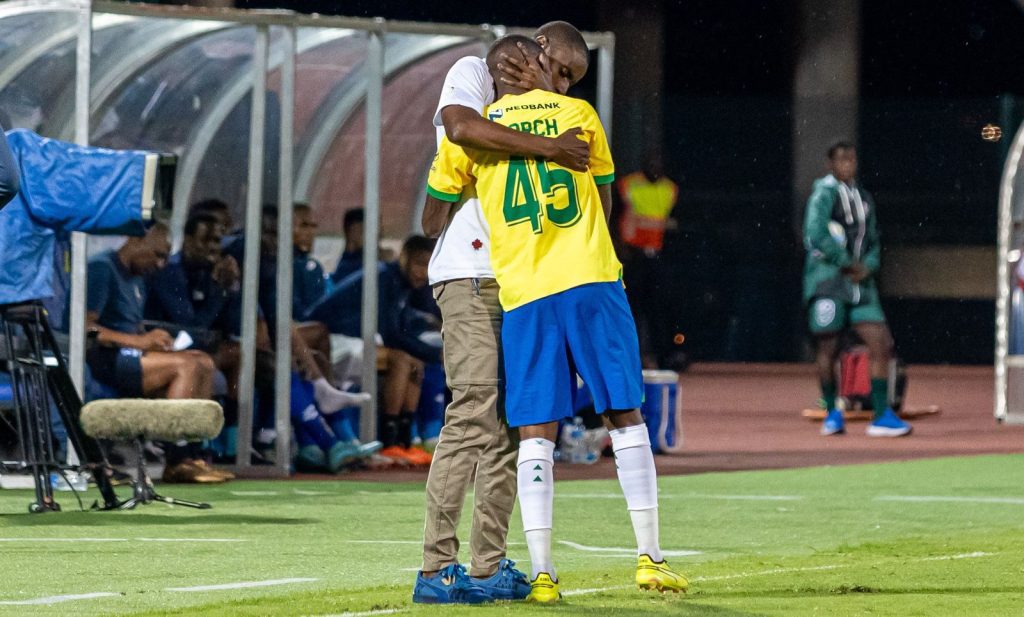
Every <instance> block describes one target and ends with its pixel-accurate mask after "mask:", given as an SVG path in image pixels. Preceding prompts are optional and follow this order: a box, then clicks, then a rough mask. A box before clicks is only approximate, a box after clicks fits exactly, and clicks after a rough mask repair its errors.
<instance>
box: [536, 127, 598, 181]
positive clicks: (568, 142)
mask: <svg viewBox="0 0 1024 617" xmlns="http://www.w3.org/2000/svg"><path fill="white" fill-rule="evenodd" d="M581 133H583V131H582V130H581V129H580V128H579V127H573V128H571V129H569V130H568V131H566V132H564V133H562V134H561V135H559V136H558V137H555V138H554V139H549V140H548V141H549V142H550V144H549V145H550V149H551V152H550V153H548V155H547V156H546V157H545V158H547V159H548V160H550V161H554V162H555V163H557V164H559V165H561V166H562V167H566V168H568V169H572V170H574V171H586V170H587V166H588V165H590V144H588V143H587V142H585V141H583V140H582V139H580V138H579V136H580V134H581Z"/></svg>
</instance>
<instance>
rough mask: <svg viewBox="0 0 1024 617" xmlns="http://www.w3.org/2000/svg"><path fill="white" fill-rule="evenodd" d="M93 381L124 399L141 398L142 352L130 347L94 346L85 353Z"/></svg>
mask: <svg viewBox="0 0 1024 617" xmlns="http://www.w3.org/2000/svg"><path fill="white" fill-rule="evenodd" d="M85 361H86V362H87V363H88V364H89V371H91V372H92V377H93V379H95V380H97V381H99V382H101V383H103V384H106V385H107V386H109V387H111V388H113V389H115V390H117V393H118V395H120V396H125V397H140V396H142V352H141V351H139V350H138V349H132V348H131V347H105V346H101V345H94V346H93V347H91V348H89V350H88V351H86V353H85Z"/></svg>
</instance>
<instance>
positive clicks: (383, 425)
mask: <svg viewBox="0 0 1024 617" xmlns="http://www.w3.org/2000/svg"><path fill="white" fill-rule="evenodd" d="M400 418H401V417H400V416H382V417H381V421H380V441H381V443H383V444H384V447H385V448H390V447H391V446H395V445H398V437H399V435H400V433H401V429H400V427H399V424H400V421H401V420H400Z"/></svg>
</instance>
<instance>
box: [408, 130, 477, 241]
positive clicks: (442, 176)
mask: <svg viewBox="0 0 1024 617" xmlns="http://www.w3.org/2000/svg"><path fill="white" fill-rule="evenodd" d="M472 166H473V162H472V160H471V159H470V158H469V156H468V155H467V154H466V151H465V150H463V149H462V148H460V147H459V146H456V145H455V144H453V143H452V142H451V141H449V140H448V138H447V137H445V138H444V139H442V140H441V145H440V146H438V148H437V154H436V155H435V156H434V162H433V163H432V164H431V165H430V175H429V176H428V177H427V199H426V202H425V203H424V204H423V217H422V219H421V220H420V224H421V225H422V227H423V233H424V234H426V235H427V237H430V238H436V237H437V236H439V235H441V232H442V231H443V230H444V226H445V225H446V224H447V223H448V216H449V214H451V210H452V206H454V205H455V204H456V203H457V202H458V201H459V199H461V197H462V190H463V189H464V188H465V187H467V186H469V185H470V184H471V183H472V181H473V178H472V176H471V175H470V173H471V169H472Z"/></svg>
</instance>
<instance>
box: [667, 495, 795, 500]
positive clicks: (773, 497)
mask: <svg viewBox="0 0 1024 617" xmlns="http://www.w3.org/2000/svg"><path fill="white" fill-rule="evenodd" d="M659 497H660V496H659ZM680 497H689V498H693V499H724V500H727V501H800V500H801V499H803V498H804V496H803V495H714V494H707V495H701V494H693V495H680Z"/></svg>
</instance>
